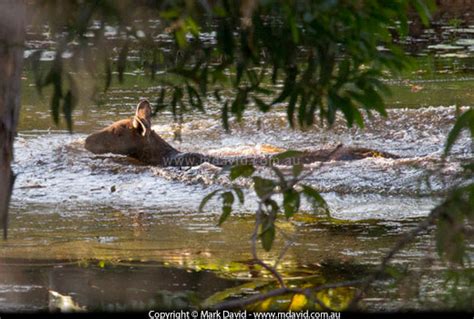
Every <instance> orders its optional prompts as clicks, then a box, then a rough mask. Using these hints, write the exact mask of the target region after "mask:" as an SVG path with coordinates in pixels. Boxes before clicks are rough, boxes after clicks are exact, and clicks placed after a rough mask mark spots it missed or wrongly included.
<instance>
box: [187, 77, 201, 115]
mask: <svg viewBox="0 0 474 319" xmlns="http://www.w3.org/2000/svg"><path fill="white" fill-rule="evenodd" d="M186 88H187V91H188V98H189V104H191V106H192V107H194V108H196V109H198V110H199V111H201V112H203V113H204V107H203V105H202V101H201V97H200V96H199V94H198V92H197V91H196V89H195V88H193V87H192V86H191V85H189V83H186Z"/></svg>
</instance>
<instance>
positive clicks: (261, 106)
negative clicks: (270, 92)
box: [253, 96, 271, 112]
mask: <svg viewBox="0 0 474 319" xmlns="http://www.w3.org/2000/svg"><path fill="white" fill-rule="evenodd" d="M253 99H254V101H255V103H256V104H257V106H258V108H259V109H260V111H262V112H268V111H269V110H270V106H271V105H270V104H267V103H265V102H263V101H262V100H261V99H259V98H258V97H255V96H254V97H253Z"/></svg>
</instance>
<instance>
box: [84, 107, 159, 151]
mask: <svg viewBox="0 0 474 319" xmlns="http://www.w3.org/2000/svg"><path fill="white" fill-rule="evenodd" d="M151 135H152V130H151V106H150V102H148V101H147V100H141V101H140V102H139V103H138V105H137V109H136V112H135V115H134V116H133V118H131V119H125V120H121V121H118V122H115V123H113V124H112V125H110V126H108V127H106V128H104V129H103V130H101V131H99V132H96V133H93V134H91V135H90V136H88V137H87V139H86V144H85V147H86V149H87V150H89V151H91V152H92V153H96V154H101V153H115V154H123V155H130V156H134V155H137V154H140V153H141V152H143V149H144V148H146V147H147V145H148V144H149V139H150V136H151Z"/></svg>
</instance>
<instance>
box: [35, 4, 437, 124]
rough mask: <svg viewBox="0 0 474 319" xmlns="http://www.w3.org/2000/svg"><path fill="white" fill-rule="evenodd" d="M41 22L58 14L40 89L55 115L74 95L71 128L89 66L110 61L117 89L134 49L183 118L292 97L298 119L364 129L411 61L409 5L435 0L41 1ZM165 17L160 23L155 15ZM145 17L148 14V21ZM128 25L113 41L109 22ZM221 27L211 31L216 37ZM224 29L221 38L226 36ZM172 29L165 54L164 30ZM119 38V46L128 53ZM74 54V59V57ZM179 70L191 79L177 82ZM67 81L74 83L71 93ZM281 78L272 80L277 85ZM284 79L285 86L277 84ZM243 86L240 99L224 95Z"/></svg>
mask: <svg viewBox="0 0 474 319" xmlns="http://www.w3.org/2000/svg"><path fill="white" fill-rule="evenodd" d="M32 3H33V6H32V11H34V12H35V13H37V21H39V22H47V23H48V25H49V28H50V31H51V33H52V34H53V35H54V39H55V41H56V42H57V48H56V49H57V53H56V58H55V60H54V62H53V63H52V65H51V67H50V69H49V71H48V72H41V70H40V68H39V67H38V66H37V65H38V63H37V61H38V58H39V56H40V54H39V53H38V54H35V55H33V56H32V61H36V62H35V63H34V65H36V67H35V68H34V69H35V70H37V71H38V72H35V74H36V79H37V81H36V82H37V87H38V89H39V90H41V88H42V87H44V86H52V87H53V89H54V94H53V96H52V100H51V108H52V113H53V119H54V120H55V121H56V122H57V121H58V120H59V113H60V108H61V103H62V113H63V114H64V116H65V118H66V121H67V123H68V126H69V128H70V129H72V121H71V115H70V114H71V112H72V110H73V109H74V106H75V105H76V101H77V94H75V93H76V90H74V86H75V84H74V80H73V77H72V76H70V75H71V74H73V73H74V72H77V70H78V69H79V68H81V67H83V68H84V69H85V70H87V71H88V72H89V73H90V74H92V75H94V76H96V77H98V76H101V74H100V72H97V66H99V65H101V64H103V68H101V69H99V70H103V73H104V75H103V77H104V82H105V88H106V89H107V88H108V87H109V86H110V83H111V81H112V70H113V67H112V65H111V60H112V59H113V60H114V63H115V69H116V73H117V74H118V79H119V81H122V80H123V73H124V72H125V70H126V68H127V67H128V64H129V63H127V56H128V55H129V54H130V53H131V51H133V52H135V53H137V52H136V51H138V53H137V54H138V56H139V57H140V59H139V63H140V67H142V68H143V69H144V70H146V71H147V73H148V74H150V76H151V77H152V78H155V76H156V74H157V73H159V72H163V71H164V72H165V75H166V76H161V77H159V78H157V79H156V80H157V81H159V82H160V83H161V84H162V90H161V93H160V95H159V97H158V98H157V100H156V103H155V106H156V111H159V110H161V109H163V108H166V107H170V108H171V110H172V112H173V114H174V115H175V118H176V119H178V120H179V119H180V115H182V114H183V112H185V111H186V110H188V109H198V110H201V111H204V110H205V103H204V101H205V99H206V98H215V99H217V100H218V101H220V102H221V103H222V121H223V125H224V127H225V128H228V123H229V118H230V116H231V115H233V116H235V117H236V118H237V119H238V120H240V119H241V118H242V115H243V113H244V111H245V109H246V108H247V107H249V106H253V105H255V106H256V107H258V108H259V109H260V110H261V111H263V112H267V111H269V110H270V109H271V108H272V106H274V105H276V104H280V103H285V104H286V109H287V115H288V121H289V123H290V125H292V126H293V125H295V120H297V123H298V124H299V125H300V126H303V127H304V126H309V125H312V124H313V123H314V122H315V118H317V117H319V119H320V120H321V121H325V122H327V123H329V124H332V123H333V122H334V121H335V119H336V115H337V112H342V114H343V115H344V117H345V119H346V120H347V123H348V125H349V126H352V125H354V124H356V125H358V126H360V127H362V126H363V125H364V124H363V117H362V113H361V110H364V111H366V112H367V113H368V114H371V112H373V111H375V112H378V113H380V114H382V115H386V112H385V108H384V101H383V96H384V95H385V94H387V93H388V88H387V86H386V85H385V84H384V83H383V82H382V81H381V80H380V79H381V77H383V75H384V71H391V72H398V71H401V70H402V69H403V68H405V67H406V66H407V65H408V63H409V59H408V58H407V57H406V56H405V55H404V53H403V51H402V50H401V49H400V48H399V47H398V46H397V45H395V44H394V43H393V39H392V37H393V34H397V35H402V36H404V35H406V33H407V30H408V18H407V11H408V10H409V8H410V7H413V8H414V9H415V10H416V11H417V12H418V13H419V14H420V17H421V19H422V21H424V22H425V23H426V22H427V21H428V19H429V17H430V7H431V3H432V1H430V0H427V1H422V0H415V1H408V0H397V1H389V2H387V1H382V0H364V1H342V0H340V1H329V0H317V1H309V0H307V1H290V0H286V1H283V0H261V1H258V0H248V1H229V0H220V1H213V2H212V4H211V3H209V2H207V1H199V2H195V1H159V0H155V1H138V2H137V1H133V2H132V1H121V2H112V1H97V2H96V1H85V2H83V1H79V0H72V1H39V0H38V1H33V2H32ZM150 18H154V19H156V18H159V20H160V24H159V25H158V27H156V28H150V25H149V24H147V21H148V19H150ZM137 21H139V22H137ZM109 26H116V27H117V28H118V29H117V36H116V38H115V39H113V41H108V40H107V39H106V37H105V33H106V31H107V27H109ZM209 34H210V35H211V36H210V39H209V37H207V38H206V37H204V35H209ZM214 34H215V36H214ZM162 35H169V36H172V39H173V41H172V43H171V44H169V46H170V48H169V49H168V48H167V50H163V48H162V47H161V46H162V45H163V42H159V41H158V40H157V37H158V36H162ZM113 46H117V48H116V50H115V51H116V52H113V51H114V48H113ZM66 50H69V51H71V52H72V54H73V58H72V62H71V63H68V64H67V65H66V64H65V63H63V61H62V60H63V53H64V52H65V51H66ZM173 75H174V76H175V77H178V78H179V79H180V81H178V82H177V81H173V79H174V78H173ZM64 79H67V80H68V81H69V83H70V88H69V89H66V90H64V88H63V87H62V81H63V80H64ZM270 83H271V84H272V86H269V84H270ZM280 83H281V84H282V88H281V89H277V88H276V87H275V85H276V84H280ZM229 86H230V87H231V88H232V90H233V92H234V93H235V94H234V97H233V98H232V99H227V98H224V97H222V96H221V93H220V92H221V90H222V89H224V88H228V87H229Z"/></svg>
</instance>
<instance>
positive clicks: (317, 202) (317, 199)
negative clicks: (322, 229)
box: [302, 185, 329, 215]
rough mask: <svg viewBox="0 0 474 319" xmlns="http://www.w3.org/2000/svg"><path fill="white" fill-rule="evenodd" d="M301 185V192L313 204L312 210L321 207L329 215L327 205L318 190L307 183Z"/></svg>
mask: <svg viewBox="0 0 474 319" xmlns="http://www.w3.org/2000/svg"><path fill="white" fill-rule="evenodd" d="M302 187H303V190H302V192H303V194H304V195H305V196H306V199H307V200H308V201H309V202H310V203H311V205H312V206H313V209H314V211H315V212H317V211H318V210H320V209H323V211H324V212H325V213H326V214H327V215H329V207H328V205H327V203H326V201H325V200H324V198H323V197H322V196H321V195H320V194H319V192H318V191H317V190H315V189H314V188H312V187H310V186H307V185H302Z"/></svg>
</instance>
